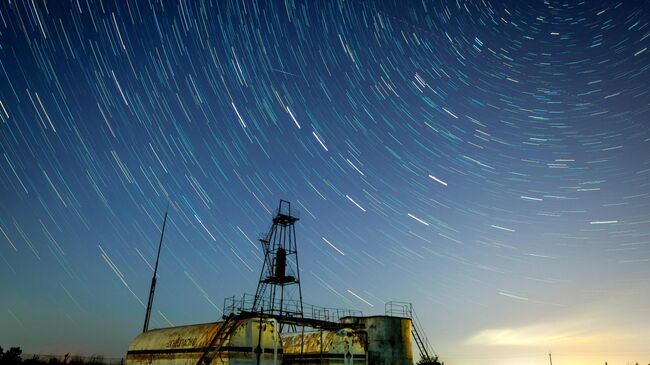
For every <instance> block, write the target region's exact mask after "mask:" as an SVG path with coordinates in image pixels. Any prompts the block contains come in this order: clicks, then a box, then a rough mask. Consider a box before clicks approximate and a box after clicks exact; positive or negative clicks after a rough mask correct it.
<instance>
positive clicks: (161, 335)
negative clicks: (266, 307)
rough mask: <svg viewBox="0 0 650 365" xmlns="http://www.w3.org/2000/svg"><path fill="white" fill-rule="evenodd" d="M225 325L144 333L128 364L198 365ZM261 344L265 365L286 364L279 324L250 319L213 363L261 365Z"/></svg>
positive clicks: (237, 328) (134, 345) (131, 348)
mask: <svg viewBox="0 0 650 365" xmlns="http://www.w3.org/2000/svg"><path fill="white" fill-rule="evenodd" d="M223 323H224V322H214V323H203V324H195V325H189V326H179V327H169V328H160V329H154V330H150V331H147V332H144V333H141V334H140V335H139V336H138V337H136V338H135V339H134V340H133V342H132V343H131V346H129V351H128V352H127V357H126V363H127V365H196V363H197V361H198V360H199V359H200V358H201V356H202V354H203V352H204V351H205V349H206V347H207V346H208V345H209V344H210V341H211V340H212V338H213V337H214V335H215V334H216V333H217V331H218V330H219V328H220V327H221V326H222V325H223ZM260 324H261V327H260ZM260 329H261V331H260ZM260 339H261V341H260ZM258 344H260V348H261V353H260V364H261V365H280V364H281V363H282V343H281V340H280V336H279V334H278V331H277V324H276V322H275V321H274V320H268V319H267V320H263V321H261V323H260V319H259V318H250V319H242V320H238V323H236V324H235V328H234V330H233V332H232V334H231V335H230V337H229V338H227V339H226V340H225V341H224V344H223V347H222V350H223V351H221V352H220V355H221V356H220V357H215V359H214V361H213V364H214V365H217V364H219V365H221V364H228V365H248V364H257V354H256V352H255V350H256V348H257V347H258ZM216 345H217V346H218V344H216ZM213 348H214V347H213Z"/></svg>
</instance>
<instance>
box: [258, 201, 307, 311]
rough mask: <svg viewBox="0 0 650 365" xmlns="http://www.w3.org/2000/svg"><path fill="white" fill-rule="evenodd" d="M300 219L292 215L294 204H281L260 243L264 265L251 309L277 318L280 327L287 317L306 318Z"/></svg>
mask: <svg viewBox="0 0 650 365" xmlns="http://www.w3.org/2000/svg"><path fill="white" fill-rule="evenodd" d="M298 219H299V218H298V217H296V216H293V215H291V203H290V202H288V201H286V200H280V204H279V206H278V210H277V211H276V214H275V217H273V225H272V226H271V229H270V230H269V232H268V233H267V234H266V236H265V237H264V238H261V239H260V240H259V241H260V242H261V243H262V247H263V249H264V262H263V263H262V272H261V273H260V279H259V282H258V284H257V290H256V292H255V298H254V299H253V308H252V309H253V311H255V312H258V313H263V314H265V315H271V316H275V317H276V318H277V319H278V321H280V323H282V319H283V318H286V317H293V318H295V317H299V318H302V317H303V305H302V290H301V289H300V270H299V266H298V250H297V248H296V231H295V228H294V223H296V221H298Z"/></svg>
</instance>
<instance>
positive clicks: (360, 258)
mask: <svg viewBox="0 0 650 365" xmlns="http://www.w3.org/2000/svg"><path fill="white" fill-rule="evenodd" d="M649 12H650V9H649V8H648V5H647V3H645V2H643V1H621V2H610V1H593V2H592V1H590V2H572V1H566V2H557V1H535V2H528V1H505V2H502V1H499V2H494V1H493V2H490V1H488V0H483V1H468V2H464V1H433V2H429V1H424V2H415V1H400V2H384V1H284V2H280V1H277V2H276V1H259V2H252V1H133V0H131V1H119V2H115V3H114V2H111V1H103V2H95V1H86V0H77V1H71V2H63V1H43V0H28V1H19V2H14V1H4V2H2V4H0V80H1V81H0V154H2V156H1V157H0V165H2V168H1V169H0V171H1V173H0V288H2V295H0V345H1V346H3V347H9V346H12V345H18V346H22V347H23V349H24V350H25V352H29V353H38V352H43V353H66V352H73V353H74V352H79V353H87V354H90V353H102V354H105V355H107V356H116V357H119V356H122V355H123V354H124V353H125V352H126V348H127V346H128V344H129V342H130V341H131V339H132V338H133V337H134V336H135V335H136V334H137V333H138V331H139V330H140V329H141V325H142V319H143V314H144V310H145V308H144V305H143V302H146V299H147V298H146V295H147V293H148V286H149V282H150V278H151V272H152V269H151V267H150V265H152V264H153V260H154V258H155V249H156V247H157V242H158V238H159V228H160V225H161V223H162V216H163V211H164V208H165V205H166V204H167V201H169V202H170V221H169V224H168V230H167V233H166V237H165V246H164V249H163V252H162V254H161V267H160V271H159V273H160V278H159V281H158V291H157V297H156V301H155V306H154V315H153V317H152V327H160V326H168V325H170V323H171V324H174V325H180V324H188V323H197V322H207V321H212V320H216V319H218V318H220V316H221V313H220V310H221V306H222V305H223V299H224V298H225V297H228V296H232V295H239V294H241V293H243V292H253V291H254V290H255V286H256V281H257V278H258V275H259V270H260V266H261V261H260V258H261V255H262V252H261V248H260V247H259V246H258V245H257V243H256V239H257V238H258V237H259V236H260V234H261V233H263V232H266V230H267V229H268V227H269V225H270V222H271V221H270V218H271V211H273V210H274V209H275V208H276V206H277V203H278V201H279V199H281V198H282V199H288V200H291V201H292V203H293V207H294V208H296V209H298V210H299V211H300V212H301V220H300V221H299V223H298V225H297V238H298V244H299V250H300V255H301V256H300V257H301V268H302V272H301V277H302V282H303V293H304V297H305V301H306V302H309V303H314V304H318V305H324V306H335V307H348V308H353V309H359V310H363V311H364V313H368V314H372V313H383V303H384V302H385V301H387V300H403V301H412V302H413V303H414V305H415V308H416V310H418V312H419V313H420V316H421V317H422V320H423V323H424V325H425V327H426V328H427V330H428V333H429V337H430V339H431V341H432V343H433V345H434V347H435V349H436V350H437V351H438V352H439V353H440V355H441V356H442V357H443V359H445V360H446V361H448V362H449V363H456V364H463V363H471V362H474V361H476V360H477V359H482V360H484V362H486V361H487V363H494V364H507V363H517V364H522V363H524V362H526V361H529V362H530V363H531V364H532V363H541V362H542V361H544V362H545V361H546V357H545V354H546V353H547V352H548V351H549V350H551V351H554V353H559V354H560V356H561V355H562V354H564V358H565V359H571V361H572V363H581V362H589V361H591V362H593V361H600V360H603V361H605V360H607V359H610V363H612V362H611V361H613V360H614V359H616V360H617V361H620V362H623V361H628V360H629V361H640V362H643V361H646V362H648V361H650V358H648V356H650V354H648V353H647V346H644V344H646V345H647V343H648V342H649V341H650V338H649V337H648V332H647V328H648V326H650V322H649V321H648V318H650V313H649V312H648V307H647V302H648V300H649V299H650V285H649V283H648V277H650V276H649V275H650V269H649V267H650V266H649V261H650V239H649V235H650V205H649V202H650V200H649V199H650V195H649V193H650V179H649V177H650V126H649V124H648V117H649V116H650V109H649V105H650V95H649V94H648V91H649V83H648V81H649V80H650V75H649V73H650V66H649V65H650V52H649V51H648V47H649V46H650V23H649V20H648V19H650V14H649ZM360 298H361V299H363V300H360ZM644 303H646V305H645V306H644V305H643V304H644ZM644 351H645V352H644ZM644 356H645V358H644Z"/></svg>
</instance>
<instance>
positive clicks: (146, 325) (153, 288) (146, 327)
mask: <svg viewBox="0 0 650 365" xmlns="http://www.w3.org/2000/svg"><path fill="white" fill-rule="evenodd" d="M168 211H169V202H167V209H165V218H164V219H163V225H162V231H161V232H160V243H158V256H156V266H155V268H154V269H153V277H152V278H151V289H150V290H149V302H148V303H147V313H146V314H145V316H144V327H143V328H142V332H147V331H148V330H149V318H150V317H151V307H152V306H153V294H154V292H155V291H156V275H157V273H158V260H159V259H160V249H161V248H162V243H163V236H164V235H165V225H166V224H167V212H168Z"/></svg>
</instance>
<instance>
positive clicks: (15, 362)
mask: <svg viewBox="0 0 650 365" xmlns="http://www.w3.org/2000/svg"><path fill="white" fill-rule="evenodd" d="M45 364H47V365H59V364H60V365H63V364H66V365H121V364H124V359H105V358H104V357H103V356H98V355H95V356H78V355H73V356H70V354H65V355H60V356H55V355H24V354H23V351H22V350H21V349H20V347H12V348H10V349H9V350H8V351H7V352H4V351H3V349H2V347H0V365H45Z"/></svg>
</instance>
